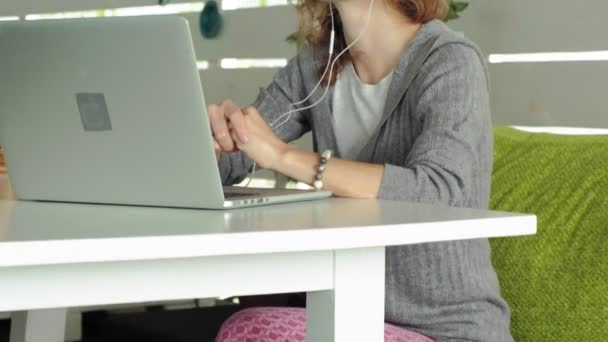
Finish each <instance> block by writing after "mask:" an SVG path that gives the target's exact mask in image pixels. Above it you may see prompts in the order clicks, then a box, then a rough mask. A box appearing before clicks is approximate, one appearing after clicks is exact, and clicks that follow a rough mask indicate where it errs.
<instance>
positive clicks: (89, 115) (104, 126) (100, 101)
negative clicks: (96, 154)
mask: <svg viewBox="0 0 608 342" xmlns="http://www.w3.org/2000/svg"><path fill="white" fill-rule="evenodd" d="M76 102H77V103H78V110H79V111H80V120H81V121H82V127H83V128H84V130H85V131H111V130H112V121H111V120H110V113H109V112H108V105H107V104H106V99H105V96H104V95H103V94H100V93H97V94H93V93H78V94H76Z"/></svg>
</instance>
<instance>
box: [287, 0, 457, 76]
mask: <svg viewBox="0 0 608 342" xmlns="http://www.w3.org/2000/svg"><path fill="white" fill-rule="evenodd" d="M376 1H388V2H389V4H390V5H392V6H393V7H394V8H395V9H397V10H398V11H399V12H401V13H402V14H403V15H405V16H406V17H408V18H409V19H410V20H412V21H413V22H416V23H422V24H424V23H426V22H429V21H431V20H434V19H440V20H444V19H445V18H446V17H447V15H448V12H449V0H376ZM296 8H297V10H298V17H299V30H298V37H299V38H300V39H302V40H303V41H304V42H305V43H306V44H308V45H309V46H311V47H313V48H324V47H326V46H328V45H329V39H330V33H331V17H330V11H329V2H326V1H321V0H300V3H299V4H298V5H297V7H296ZM334 22H335V31H336V36H335V42H334V51H342V50H344V49H345V48H346V46H347V43H346V39H345V38H344V30H343V29H342V20H341V19H340V14H339V13H338V11H336V10H335V8H334ZM350 59H351V56H350V54H348V53H345V54H343V55H342V56H341V57H340V58H339V59H338V60H337V61H336V63H335V66H334V72H333V74H332V77H331V80H330V79H329V74H328V75H325V79H324V82H327V81H329V82H330V84H333V83H334V82H335V81H336V79H337V76H338V75H339V74H340V72H341V71H342V69H343V68H344V65H346V63H347V62H349V61H350ZM328 63H330V61H329V53H328V52H327V51H325V52H324V55H323V63H322V64H321V66H322V67H321V68H320V69H319V71H318V72H319V77H321V76H322V75H323V71H324V70H325V68H326V67H327V64H328Z"/></svg>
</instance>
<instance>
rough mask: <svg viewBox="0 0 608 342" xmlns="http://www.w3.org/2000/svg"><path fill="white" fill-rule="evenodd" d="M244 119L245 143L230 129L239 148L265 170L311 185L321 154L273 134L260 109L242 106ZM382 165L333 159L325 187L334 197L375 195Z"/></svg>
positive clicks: (326, 176)
mask: <svg viewBox="0 0 608 342" xmlns="http://www.w3.org/2000/svg"><path fill="white" fill-rule="evenodd" d="M243 112H244V117H243V119H244V121H245V127H246V131H247V132H248V134H249V136H248V142H244V141H243V140H242V139H240V137H239V135H238V134H237V129H233V130H232V137H233V139H234V141H235V142H236V146H237V148H238V149H239V150H241V151H242V152H244V153H245V154H246V155H248V156H249V157H250V158H252V159H253V160H256V161H257V163H258V164H259V165H260V166H261V167H263V168H266V169H271V170H274V171H277V172H279V173H282V174H284V175H286V176H289V177H291V178H293V179H297V180H298V181H300V182H304V183H307V184H312V182H313V181H314V179H315V176H316V173H317V166H318V165H319V159H320V155H319V154H318V153H313V152H308V151H304V150H301V149H298V148H297V147H295V146H292V145H288V144H286V143H285V142H283V141H282V140H281V139H279V138H278V137H276V136H275V135H274V134H273V133H272V130H271V129H270V127H268V125H267V124H266V122H265V121H264V119H263V118H262V117H261V116H260V114H259V112H258V111H257V110H256V109H255V108H253V107H249V108H245V109H244V110H243ZM383 172H384V166H383V165H380V164H368V163H360V162H353V161H349V160H342V159H337V158H333V159H331V160H330V161H329V163H328V164H327V169H326V171H325V173H324V174H323V185H324V189H327V190H329V191H332V192H333V193H334V194H335V195H336V196H341V197H352V198H374V197H376V196H377V194H378V190H379V188H380V181H381V179H382V174H383Z"/></svg>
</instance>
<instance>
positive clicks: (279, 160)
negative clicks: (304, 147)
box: [270, 140, 295, 172]
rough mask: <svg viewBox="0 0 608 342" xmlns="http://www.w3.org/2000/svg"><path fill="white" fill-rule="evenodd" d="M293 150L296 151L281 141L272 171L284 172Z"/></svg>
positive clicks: (276, 149) (276, 151)
mask: <svg viewBox="0 0 608 342" xmlns="http://www.w3.org/2000/svg"><path fill="white" fill-rule="evenodd" d="M293 149H295V147H293V146H291V145H289V144H287V143H285V142H283V141H281V140H279V142H278V143H277V145H276V147H275V153H274V155H275V156H274V158H273V162H272V163H271V165H270V169H271V170H273V171H277V172H283V171H282V170H283V169H284V168H285V165H286V164H287V162H286V160H287V159H288V155H289V153H290V152H291V151H292V150H293Z"/></svg>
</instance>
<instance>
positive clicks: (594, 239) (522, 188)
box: [491, 127, 608, 342]
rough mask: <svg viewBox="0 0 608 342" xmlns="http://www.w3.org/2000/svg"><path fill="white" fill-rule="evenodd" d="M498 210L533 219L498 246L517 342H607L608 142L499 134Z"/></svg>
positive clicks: (501, 130) (495, 255) (496, 258)
mask: <svg viewBox="0 0 608 342" xmlns="http://www.w3.org/2000/svg"><path fill="white" fill-rule="evenodd" d="M494 134H495V147H494V173H493V176H492V198H491V208H492V209H495V210H502V211H513V212H523V213H534V214H536V215H537V216H538V232H537V234H536V235H535V236H530V237H514V238H500V239H493V240H492V241H491V243H492V261H493V264H494V266H495V268H496V272H497V274H498V277H499V279H500V285H501V291H502V294H503V296H504V298H505V299H506V300H507V302H508V303H509V305H510V306H511V311H512V322H511V330H512V333H513V337H514V339H515V340H516V341H552V342H558V341H568V342H571V341H608V194H607V193H608V136H599V135H598V136H563V135H553V134H542V133H526V132H521V131H518V130H514V129H511V128H508V127H495V130H494Z"/></svg>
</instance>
